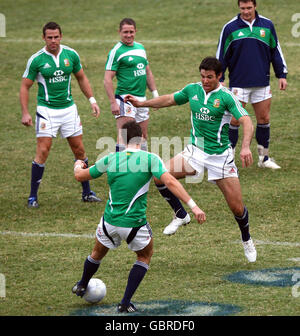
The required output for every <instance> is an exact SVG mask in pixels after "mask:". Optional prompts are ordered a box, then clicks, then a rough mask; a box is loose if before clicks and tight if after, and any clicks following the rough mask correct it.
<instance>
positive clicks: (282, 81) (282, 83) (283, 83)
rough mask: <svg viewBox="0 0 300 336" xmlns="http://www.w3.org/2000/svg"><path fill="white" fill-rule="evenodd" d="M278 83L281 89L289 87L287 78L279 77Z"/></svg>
mask: <svg viewBox="0 0 300 336" xmlns="http://www.w3.org/2000/svg"><path fill="white" fill-rule="evenodd" d="M278 84H279V90H285V89H286V87H287V80H286V78H279V81H278Z"/></svg>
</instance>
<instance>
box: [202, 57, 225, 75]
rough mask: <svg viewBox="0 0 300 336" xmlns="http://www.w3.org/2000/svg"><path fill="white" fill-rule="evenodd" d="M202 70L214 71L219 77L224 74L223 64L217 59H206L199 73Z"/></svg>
mask: <svg viewBox="0 0 300 336" xmlns="http://www.w3.org/2000/svg"><path fill="white" fill-rule="evenodd" d="M202 69H203V70H212V71H214V72H215V74H216V76H218V75H219V74H220V73H221V72H222V64H221V62H220V61H219V60H218V59H217V58H215V57H205V58H204V59H203V60H202V62H201V64H200V66H199V71H201V70H202Z"/></svg>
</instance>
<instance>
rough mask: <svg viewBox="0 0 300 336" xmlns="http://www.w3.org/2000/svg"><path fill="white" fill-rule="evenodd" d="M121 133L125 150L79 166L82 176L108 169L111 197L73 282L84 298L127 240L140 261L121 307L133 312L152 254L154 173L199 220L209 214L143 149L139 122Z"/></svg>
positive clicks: (77, 174) (76, 169)
mask: <svg viewBox="0 0 300 336" xmlns="http://www.w3.org/2000/svg"><path fill="white" fill-rule="evenodd" d="M120 136H122V139H123V141H124V143H125V144H126V149H125V150H124V151H122V152H115V153H110V154H108V155H107V156H105V157H103V158H102V159H100V160H99V161H97V162H96V163H95V165H93V166H92V167H90V168H89V169H86V167H85V163H84V161H81V160H78V161H76V162H75V165H74V174H75V178H76V179H77V180H78V181H86V180H90V179H95V178H98V177H100V176H101V175H102V174H104V173H106V174H107V181H108V184H109V199H108V201H107V203H106V207H105V211H104V215H103V217H102V218H101V220H100V223H99V225H98V228H97V230H96V242H95V246H94V248H93V251H92V253H91V255H89V256H88V257H87V259H86V260H85V263H84V268H83V273H82V278H81V280H80V281H79V282H77V283H76V284H75V285H74V287H73V289H72V292H73V293H74V294H76V295H78V296H81V297H82V296H83V295H84V293H85V291H86V288H87V285H88V282H89V280H90V279H91V277H92V276H93V275H94V274H95V273H96V272H97V270H98V267H99V265H100V262H101V261H102V259H103V258H104V257H105V255H106V253H107V252H108V251H109V249H115V248H117V247H118V246H120V244H121V242H122V240H124V241H126V243H127V244H128V248H129V249H131V250H132V251H134V252H135V253H136V255H137V260H136V262H135V263H134V265H133V267H132V269H131V271H130V273H129V277H128V282H127V286H126V290H125V293H124V296H123V299H122V301H121V302H120V303H119V304H118V307H117V310H118V312H124V313H130V312H135V311H136V310H137V309H136V307H135V306H134V304H133V303H132V302H131V298H132V296H133V294H134V293H135V291H136V289H137V288H138V286H139V284H140V283H141V281H142V280H143V278H144V276H145V274H146V272H147V270H148V268H149V264H150V260H151V257H152V254H153V238H152V231H151V227H150V225H149V223H148V222H147V219H146V210H147V194H148V190H149V186H150V183H151V180H152V177H155V178H156V179H157V180H158V181H161V182H160V183H164V185H166V186H167V187H168V188H169V190H171V191H172V193H174V195H176V196H177V197H179V198H180V199H181V200H182V201H183V202H184V203H186V204H187V205H188V206H189V207H190V208H191V210H192V212H193V214H194V216H195V218H196V220H197V221H198V223H200V224H202V223H203V222H204V221H205V220H206V216H205V213H204V212H203V211H202V210H201V209H200V208H199V207H198V206H197V205H196V203H195V202H194V201H193V200H192V199H191V197H190V196H189V195H188V193H187V192H186V191H185V189H184V188H183V186H182V185H181V184H180V183H179V181H177V179H175V178H174V177H173V176H172V175H171V174H170V173H168V171H167V169H166V167H165V165H164V163H163V162H162V160H161V159H160V158H159V156H157V155H156V154H153V153H149V152H146V151H143V150H141V141H142V129H141V127H140V125H139V124H137V123H136V121H129V122H127V123H125V124H123V125H122V129H121V134H120Z"/></svg>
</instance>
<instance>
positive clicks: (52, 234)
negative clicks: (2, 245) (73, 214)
mask: <svg viewBox="0 0 300 336" xmlns="http://www.w3.org/2000/svg"><path fill="white" fill-rule="evenodd" d="M0 234H1V235H3V236H4V235H12V236H23V237H64V238H89V239H90V238H93V237H95V235H91V234H81V235H80V234H74V233H56V232H17V231H0Z"/></svg>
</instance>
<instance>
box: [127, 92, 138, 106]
mask: <svg viewBox="0 0 300 336" xmlns="http://www.w3.org/2000/svg"><path fill="white" fill-rule="evenodd" d="M124 102H125V103H128V102H129V103H131V104H132V105H133V106H135V107H140V105H139V103H140V102H139V101H138V100H137V99H136V98H135V97H133V96H132V95H126V96H125V97H124Z"/></svg>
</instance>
